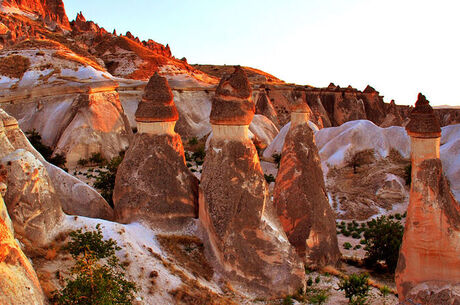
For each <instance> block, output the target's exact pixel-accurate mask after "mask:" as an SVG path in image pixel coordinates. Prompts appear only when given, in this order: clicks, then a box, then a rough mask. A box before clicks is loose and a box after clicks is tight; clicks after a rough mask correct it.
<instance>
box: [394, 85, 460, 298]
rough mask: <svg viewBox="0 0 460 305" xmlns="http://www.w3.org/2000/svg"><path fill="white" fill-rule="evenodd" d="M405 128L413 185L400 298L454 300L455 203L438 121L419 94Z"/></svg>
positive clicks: (457, 255) (459, 259)
mask: <svg viewBox="0 0 460 305" xmlns="http://www.w3.org/2000/svg"><path fill="white" fill-rule="evenodd" d="M406 130H407V133H408V134H409V136H410V137H411V162H412V184H411V190H410V199H409V207H408V209H407V218H406V226H405V230H404V236H403V243H402V245H401V250H400V254H399V260H398V266H397V268H396V274H395V280H396V285H397V288H398V295H399V299H400V301H402V302H403V303H405V302H407V303H408V304H409V303H410V302H415V303H421V304H433V305H434V304H459V303H460V294H459V293H458V291H459V289H460V283H459V279H460V205H459V203H458V202H457V201H456V200H455V199H454V197H453V195H452V193H451V191H450V188H449V183H448V181H447V179H446V178H445V177H444V174H443V171H442V164H441V160H440V159H439V145H440V137H441V128H440V125H439V122H438V120H437V118H436V117H435V115H434V112H433V109H432V108H431V106H430V105H429V103H428V101H427V100H426V99H425V97H424V96H423V95H421V94H419V97H418V100H417V103H416V104H415V108H414V109H413V110H412V113H411V114H410V122H409V124H408V125H407V126H406ZM410 304H412V303H410Z"/></svg>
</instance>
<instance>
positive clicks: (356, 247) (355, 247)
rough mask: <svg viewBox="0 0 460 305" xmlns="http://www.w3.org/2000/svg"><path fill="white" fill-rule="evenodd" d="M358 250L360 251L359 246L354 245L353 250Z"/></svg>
mask: <svg viewBox="0 0 460 305" xmlns="http://www.w3.org/2000/svg"><path fill="white" fill-rule="evenodd" d="M358 249H361V245H356V246H354V247H353V250H358Z"/></svg>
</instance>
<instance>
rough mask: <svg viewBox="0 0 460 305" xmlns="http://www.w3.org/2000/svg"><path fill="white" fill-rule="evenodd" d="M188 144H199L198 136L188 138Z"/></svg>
mask: <svg viewBox="0 0 460 305" xmlns="http://www.w3.org/2000/svg"><path fill="white" fill-rule="evenodd" d="M188 144H189V145H197V144H198V138H197V137H193V138H191V139H190V140H188Z"/></svg>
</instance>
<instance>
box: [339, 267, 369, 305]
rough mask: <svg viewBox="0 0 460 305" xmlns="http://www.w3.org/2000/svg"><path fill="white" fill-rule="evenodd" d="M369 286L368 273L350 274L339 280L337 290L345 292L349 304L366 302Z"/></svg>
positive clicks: (358, 304)
mask: <svg viewBox="0 0 460 305" xmlns="http://www.w3.org/2000/svg"><path fill="white" fill-rule="evenodd" d="M369 288H370V285H369V275H368V274H365V273H363V274H351V275H349V276H348V277H345V278H343V279H342V280H341V281H340V282H339V290H343V291H344V292H345V297H346V298H347V299H348V302H349V304H354V305H361V304H366V301H367V295H368V293H369Z"/></svg>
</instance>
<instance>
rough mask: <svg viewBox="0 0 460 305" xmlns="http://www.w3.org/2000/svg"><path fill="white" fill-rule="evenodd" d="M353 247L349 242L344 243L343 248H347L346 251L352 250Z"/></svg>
mask: <svg viewBox="0 0 460 305" xmlns="http://www.w3.org/2000/svg"><path fill="white" fill-rule="evenodd" d="M351 247H352V245H351V244H350V243H349V242H345V243H343V248H345V249H346V250H350V249H351Z"/></svg>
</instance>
